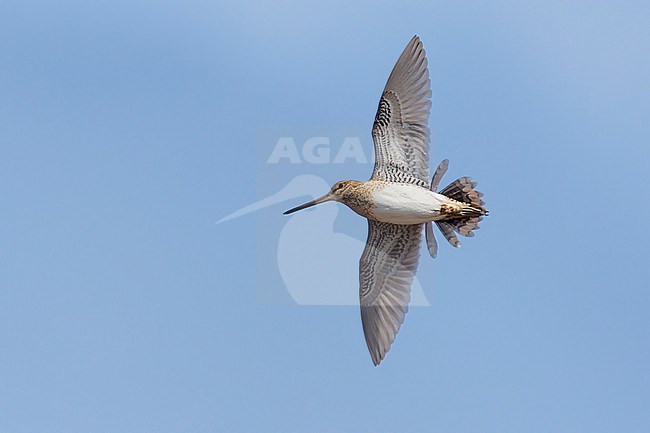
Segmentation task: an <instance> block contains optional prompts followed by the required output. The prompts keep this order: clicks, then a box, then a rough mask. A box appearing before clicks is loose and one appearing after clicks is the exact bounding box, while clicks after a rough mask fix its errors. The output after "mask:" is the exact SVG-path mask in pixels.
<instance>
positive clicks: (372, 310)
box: [359, 220, 422, 365]
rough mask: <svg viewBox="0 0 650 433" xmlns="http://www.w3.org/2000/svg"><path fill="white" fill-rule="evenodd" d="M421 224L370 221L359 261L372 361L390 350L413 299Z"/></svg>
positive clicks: (360, 290) (367, 340) (364, 317)
mask: <svg viewBox="0 0 650 433" xmlns="http://www.w3.org/2000/svg"><path fill="white" fill-rule="evenodd" d="M421 237H422V225H421V224H417V225H397V224H390V223H381V222H376V221H371V220H368V240H367V241H366V248H365V249H364V250H363V254H362V255H361V260H360V261H359V298H360V303H361V322H362V324H363V333H364V335H365V337H366V344H367V345H368V350H369V351H370V356H371V357H372V362H373V363H374V364H375V365H378V364H379V363H380V362H381V360H382V359H384V355H386V352H388V350H389V349H390V345H391V344H392V343H393V340H394V339H395V336H396V335H397V331H399V328H400V326H401V324H402V322H403V321H404V316H405V315H406V311H407V310H408V303H409V301H410V300H411V283H412V282H413V277H414V275H415V271H416V270H417V267H418V259H419V254H420V238H421Z"/></svg>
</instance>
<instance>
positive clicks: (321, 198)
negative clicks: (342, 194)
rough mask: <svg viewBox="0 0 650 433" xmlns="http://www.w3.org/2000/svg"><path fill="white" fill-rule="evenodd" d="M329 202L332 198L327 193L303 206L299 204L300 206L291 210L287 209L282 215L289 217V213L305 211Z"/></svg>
mask: <svg viewBox="0 0 650 433" xmlns="http://www.w3.org/2000/svg"><path fill="white" fill-rule="evenodd" d="M330 200H332V196H331V195H330V194H329V193H328V194H325V195H324V196H322V197H320V198H317V199H316V200H312V201H309V202H307V203H305V204H301V205H300V206H296V207H294V208H293V209H289V210H288V211H286V212H283V213H282V215H289V214H291V213H294V212H298V211H299V210H303V209H307V208H308V207H312V206H316V205H317V204H321V203H324V202H326V201H330Z"/></svg>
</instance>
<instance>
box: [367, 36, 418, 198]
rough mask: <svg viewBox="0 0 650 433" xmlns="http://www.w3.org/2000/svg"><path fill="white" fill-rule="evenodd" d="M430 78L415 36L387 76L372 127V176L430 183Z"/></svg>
mask: <svg viewBox="0 0 650 433" xmlns="http://www.w3.org/2000/svg"><path fill="white" fill-rule="evenodd" d="M430 112H431V82H430V80H429V70H428V69H427V58H426V53H425V52H424V48H422V42H421V41H420V38H418V37H417V36H414V37H413V39H411V42H409V44H408V45H407V46H406V48H405V49H404V51H403V52H402V55H401V56H400V57H399V59H398V60H397V63H396V64H395V67H394V68H393V71H392V72H391V74H390V77H389V78H388V82H387V83H386V87H385V88H384V92H383V93H382V95H381V99H380V100H379V107H378V108H377V114H376V115H375V123H374V125H373V127H372V139H373V141H374V143H375V168H374V170H373V172H372V177H371V179H375V180H386V181H390V182H410V183H416V184H421V186H427V185H428V177H429V173H428V166H429V127H428V125H427V122H428V121H429V113H430Z"/></svg>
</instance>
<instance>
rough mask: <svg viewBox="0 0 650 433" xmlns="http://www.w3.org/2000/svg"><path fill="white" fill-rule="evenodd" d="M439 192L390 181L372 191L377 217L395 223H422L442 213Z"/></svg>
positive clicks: (373, 211)
mask: <svg viewBox="0 0 650 433" xmlns="http://www.w3.org/2000/svg"><path fill="white" fill-rule="evenodd" d="M437 195H438V194H436V193H434V192H432V191H429V190H428V189H426V188H422V187H420V186H417V185H411V184H403V183H389V184H386V185H385V186H383V187H382V188H378V189H376V190H375V191H373V192H372V200H373V203H374V206H373V209H372V214H373V216H374V218H375V219H377V220H379V221H383V222H389V223H393V224H421V223H425V222H429V221H433V220H435V219H436V217H437V216H438V215H439V214H440V213H439V211H440V201H439V200H438V199H437V198H436V196H437Z"/></svg>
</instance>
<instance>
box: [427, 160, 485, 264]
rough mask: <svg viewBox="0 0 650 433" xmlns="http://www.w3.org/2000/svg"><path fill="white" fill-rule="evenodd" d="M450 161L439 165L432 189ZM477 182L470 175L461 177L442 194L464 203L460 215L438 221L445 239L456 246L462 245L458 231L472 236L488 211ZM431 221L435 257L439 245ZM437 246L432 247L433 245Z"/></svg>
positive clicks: (428, 239) (430, 247) (435, 186)
mask: <svg viewBox="0 0 650 433" xmlns="http://www.w3.org/2000/svg"><path fill="white" fill-rule="evenodd" d="M447 167H448V161H447V160H444V161H442V162H441V163H440V166H438V169H437V170H436V172H435V173H434V175H433V178H432V179H431V190H432V191H435V190H436V188H437V186H438V183H439V182H440V179H441V178H442V176H443V175H444V174H445V172H446V171H447ZM476 186H477V183H476V182H473V181H472V180H471V179H470V178H469V177H461V178H460V179H456V180H455V181H453V182H452V183H450V184H449V185H447V186H446V187H445V188H444V189H443V190H442V191H440V194H443V195H445V196H447V197H449V198H451V199H453V200H456V201H458V202H461V203H464V204H465V205H466V206H463V207H462V208H461V209H460V212H459V214H458V215H454V216H451V215H450V218H449V219H446V220H442V221H436V225H437V226H438V229H440V232H441V233H442V234H443V236H444V237H445V239H447V241H448V242H449V243H450V244H451V245H452V246H454V247H456V248H458V247H460V242H459V241H458V237H457V236H456V233H458V234H459V235H461V236H466V237H472V236H474V230H476V229H478V228H479V225H478V223H479V222H480V221H481V220H482V219H483V215H487V214H488V211H487V210H486V209H485V207H484V205H485V203H484V202H483V200H482V199H481V197H482V196H483V193H481V192H480V191H478V190H476V189H475V188H476ZM430 226H431V223H428V227H427V235H428V236H427V245H428V247H429V252H430V253H431V256H433V257H435V252H436V250H437V245H435V239H434V238H433V231H431V229H430ZM434 246H435V247H436V248H432V247H434Z"/></svg>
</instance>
